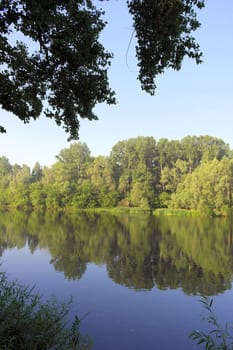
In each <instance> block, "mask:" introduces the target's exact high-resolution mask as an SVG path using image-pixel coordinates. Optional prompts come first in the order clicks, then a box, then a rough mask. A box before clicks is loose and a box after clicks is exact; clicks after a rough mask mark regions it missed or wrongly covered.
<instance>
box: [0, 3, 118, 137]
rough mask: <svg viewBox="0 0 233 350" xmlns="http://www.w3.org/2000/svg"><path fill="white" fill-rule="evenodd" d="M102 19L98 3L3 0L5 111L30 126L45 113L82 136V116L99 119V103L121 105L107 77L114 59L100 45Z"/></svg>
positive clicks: (0, 46)
mask: <svg viewBox="0 0 233 350" xmlns="http://www.w3.org/2000/svg"><path fill="white" fill-rule="evenodd" d="M101 15H102V12H101V11H98V10H97V9H96V8H95V7H94V6H93V5H92V1H84V0H81V1H71V0H64V1H54V0H46V1H44V0H43V1H41V0H34V1H26V0H20V1H18V0H17V1H16V0H4V1H1V4H0V52H1V55H0V105H1V106H2V108H3V109H5V110H7V111H10V112H13V113H14V114H15V115H17V116H18V117H19V118H20V119H21V120H23V121H24V122H25V123H27V122H29V121H30V119H31V118H33V119H36V118H38V117H39V116H40V115H41V113H42V112H44V114H45V115H46V116H47V117H49V118H54V119H55V121H56V123H57V124H58V125H60V124H63V126H64V128H65V131H66V132H68V133H69V134H70V138H74V139H75V138H78V129H79V118H80V117H81V118H88V119H89V120H92V119H97V116H96V115H95V114H94V112H93V108H94V106H95V105H96V103H100V102H107V103H110V104H112V103H115V98H114V93H113V92H112V91H111V90H110V88H109V84H108V77H107V68H108V66H109V64H110V58H111V57H112V55H111V54H109V53H108V52H106V51H105V49H104V47H103V46H102V45H101V44H100V42H99V41H98V38H99V34H100V32H101V31H102V29H103V28H104V26H105V23H104V22H103V20H102V19H101ZM16 31H17V32H19V33H20V34H21V35H18V36H16V38H18V41H16V42H13V43H12V40H11V36H12V35H11V34H12V33H13V34H15V32H16ZM28 41H32V42H33V45H31V46H30V50H29V48H28V47H27V45H26V43H27V42H28ZM44 101H45V102H46V103H45V104H44ZM45 105H46V107H45V108H44V107H43V106H45Z"/></svg>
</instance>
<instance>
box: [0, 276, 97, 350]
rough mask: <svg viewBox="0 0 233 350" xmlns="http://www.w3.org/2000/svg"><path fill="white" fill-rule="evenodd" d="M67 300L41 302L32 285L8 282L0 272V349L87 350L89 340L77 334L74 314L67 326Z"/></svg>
mask: <svg viewBox="0 0 233 350" xmlns="http://www.w3.org/2000/svg"><path fill="white" fill-rule="evenodd" d="M70 303H71V301H70V302H68V303H58V302H57V301H56V299H55V298H51V300H50V301H46V302H42V300H41V296H39V295H38V294H36V293H35V292H34V288H32V289H29V288H27V287H25V286H23V285H21V284H20V283H19V282H17V281H14V282H10V281H8V278H7V275H6V273H4V272H0V349H1V350H13V349H14V350H15V349H17V350H32V349H33V350H68V349H69V350H71V349H73V350H76V349H89V348H90V340H89V339H88V338H87V337H86V338H83V337H81V335H80V328H79V327H80V319H79V318H78V317H77V316H76V317H75V319H74V320H73V322H72V324H71V325H70V326H68V321H67V316H68V313H69V308H70Z"/></svg>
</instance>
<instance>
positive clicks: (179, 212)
mask: <svg viewBox="0 0 233 350" xmlns="http://www.w3.org/2000/svg"><path fill="white" fill-rule="evenodd" d="M153 214H154V215H156V216H200V215H201V214H200V213H199V212H198V211H196V210H187V209H167V208H161V209H156V210H154V211H153Z"/></svg>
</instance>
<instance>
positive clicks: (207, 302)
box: [190, 297, 233, 350]
mask: <svg viewBox="0 0 233 350" xmlns="http://www.w3.org/2000/svg"><path fill="white" fill-rule="evenodd" d="M200 302H201V303H202V304H203V306H204V308H205V309H206V310H207V312H208V316H207V317H205V318H204V319H206V321H207V322H208V323H209V325H210V326H211V330H210V331H209V332H203V331H199V330H194V331H192V332H191V334H190V338H191V339H192V340H194V341H195V342H196V343H197V344H203V345H205V349H206V350H232V349H233V327H232V326H231V327H229V326H228V324H227V323H226V324H225V326H222V325H221V324H220V323H219V322H218V320H217V317H216V315H215V314H214V313H213V310H212V307H213V299H212V298H209V297H202V298H201V299H200Z"/></svg>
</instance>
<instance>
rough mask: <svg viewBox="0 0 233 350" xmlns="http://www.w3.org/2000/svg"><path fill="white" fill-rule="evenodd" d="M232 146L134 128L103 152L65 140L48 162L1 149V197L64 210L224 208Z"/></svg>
mask: <svg viewBox="0 0 233 350" xmlns="http://www.w3.org/2000/svg"><path fill="white" fill-rule="evenodd" d="M232 190H233V151H232V150H231V149H230V146H229V145H228V144H227V143H225V142H224V141H223V140H222V139H220V138H216V137H212V136H208V135H205V136H186V137H184V138H183V139H181V140H168V139H166V138H161V139H159V140H158V141H156V140H155V138H154V137H152V136H151V137H144V136H139V137H136V138H130V139H128V140H123V141H119V142H117V143H116V144H115V145H114V146H113V147H112V149H111V152H110V155H109V156H102V155H99V156H96V157H93V156H91V151H90V149H89V148H88V146H87V144H86V143H81V142H75V143H71V144H70V147H69V148H64V149H62V150H61V151H60V153H59V154H58V155H56V162H55V163H54V164H53V165H52V166H50V167H48V166H43V167H42V166H41V165H40V164H39V163H38V162H36V163H35V165H34V167H33V168H32V169H30V167H29V166H28V165H26V164H23V165H18V164H13V165H12V164H11V163H10V161H9V160H8V159H7V157H5V156H2V157H0V205H1V207H11V208H17V209H31V210H44V209H51V210H65V209H66V210H68V209H87V208H114V207H137V208H142V209H144V210H154V209H158V208H169V209H186V210H195V211H197V212H200V213H202V214H205V215H227V214H229V213H230V212H231V208H232Z"/></svg>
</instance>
